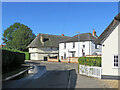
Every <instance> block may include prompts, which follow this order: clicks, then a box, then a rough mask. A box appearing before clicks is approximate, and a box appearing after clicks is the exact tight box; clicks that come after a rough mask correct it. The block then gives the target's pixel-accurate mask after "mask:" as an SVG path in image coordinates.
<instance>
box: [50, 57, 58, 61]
mask: <svg viewBox="0 0 120 90" xmlns="http://www.w3.org/2000/svg"><path fill="white" fill-rule="evenodd" d="M48 62H59V59H58V57H57V58H49V57H48Z"/></svg>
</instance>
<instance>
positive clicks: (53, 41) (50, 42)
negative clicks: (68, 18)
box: [28, 34, 69, 48]
mask: <svg viewBox="0 0 120 90" xmlns="http://www.w3.org/2000/svg"><path fill="white" fill-rule="evenodd" d="M41 35H42V36H43V38H44V44H42V42H41ZM67 38H69V37H67V36H59V35H49V34H38V35H37V36H36V38H35V39H34V40H33V41H32V42H31V43H30V44H29V45H28V48H30V47H37V48H39V47H59V41H61V40H64V39H67Z"/></svg>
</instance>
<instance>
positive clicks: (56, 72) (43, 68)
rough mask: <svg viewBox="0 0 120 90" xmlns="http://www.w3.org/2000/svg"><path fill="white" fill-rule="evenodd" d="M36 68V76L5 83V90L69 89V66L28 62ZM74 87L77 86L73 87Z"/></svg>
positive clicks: (31, 75) (27, 76)
mask: <svg viewBox="0 0 120 90" xmlns="http://www.w3.org/2000/svg"><path fill="white" fill-rule="evenodd" d="M27 64H32V65H34V66H36V68H37V69H36V70H33V71H34V72H35V73H34V74H29V75H25V76H24V77H22V78H16V79H14V80H9V81H5V82H3V84H2V85H3V88H69V87H71V85H70V81H69V78H70V73H71V72H74V73H75V70H71V68H70V66H69V65H66V64H60V63H52V62H38V61H36V62H27ZM72 86H73V87H74V86H75V85H72Z"/></svg>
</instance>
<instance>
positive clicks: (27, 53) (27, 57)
mask: <svg viewBox="0 0 120 90" xmlns="http://www.w3.org/2000/svg"><path fill="white" fill-rule="evenodd" d="M2 50H7V51H12V52H19V53H24V54H25V60H29V59H30V54H29V52H23V51H20V50H15V49H8V48H2Z"/></svg>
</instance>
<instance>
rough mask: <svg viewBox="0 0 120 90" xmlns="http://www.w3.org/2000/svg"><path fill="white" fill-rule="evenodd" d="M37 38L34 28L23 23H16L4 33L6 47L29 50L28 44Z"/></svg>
mask: <svg viewBox="0 0 120 90" xmlns="http://www.w3.org/2000/svg"><path fill="white" fill-rule="evenodd" d="M34 38H35V34H33V33H32V30H31V29H30V28H29V27H28V26H26V25H23V24H20V23H14V24H13V25H12V26H10V27H9V28H7V29H6V30H5V31H4V34H3V38H2V39H3V41H4V43H5V44H6V45H5V48H9V49H17V50H22V51H27V45H28V44H29V43H30V42H31V41H32V40H33V39H34Z"/></svg>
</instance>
